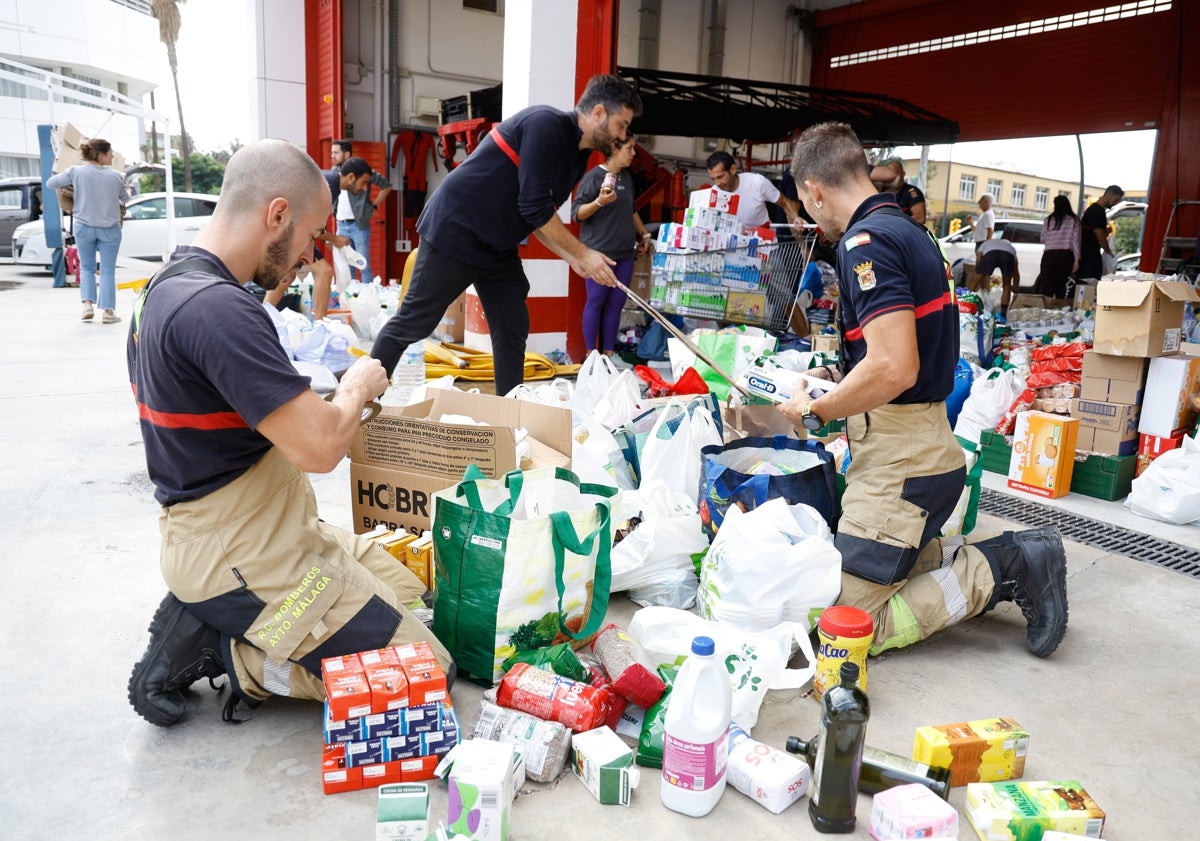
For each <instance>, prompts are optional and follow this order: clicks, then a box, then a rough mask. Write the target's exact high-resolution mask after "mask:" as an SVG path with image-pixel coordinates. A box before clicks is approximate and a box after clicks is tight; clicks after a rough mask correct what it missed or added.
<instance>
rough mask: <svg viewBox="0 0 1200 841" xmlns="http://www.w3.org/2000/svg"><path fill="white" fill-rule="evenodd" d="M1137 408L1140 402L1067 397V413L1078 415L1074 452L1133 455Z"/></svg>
mask: <svg viewBox="0 0 1200 841" xmlns="http://www.w3.org/2000/svg"><path fill="white" fill-rule="evenodd" d="M1140 410H1141V407H1140V406H1137V405H1130V404H1128V403H1106V402H1104V401H1099V400H1084V399H1083V398H1082V397H1076V398H1074V399H1073V400H1072V401H1071V417H1073V418H1079V435H1078V437H1077V439H1076V441H1075V450H1076V452H1086V453H1102V454H1104V455H1114V456H1128V455H1133V454H1134V453H1136V452H1137V443H1138V431H1137V425H1138V413H1139V411H1140ZM1076 469H1078V466H1077V468H1076Z"/></svg>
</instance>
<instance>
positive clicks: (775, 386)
mask: <svg viewBox="0 0 1200 841" xmlns="http://www.w3.org/2000/svg"><path fill="white" fill-rule="evenodd" d="M742 379H743V380H744V381H742V382H739V385H743V386H745V388H746V390H747V391H749V392H750V393H751V394H753V395H755V396H756V397H763V398H765V399H767V400H770V401H771V402H772V403H786V402H787V401H789V400H791V399H792V395H793V394H795V393H796V392H797V391H807V392H808V393H809V395H810V396H814V399H815V395H817V394H820V393H821V392H824V391H829V389H831V388H833V385H834V384H833V383H832V382H831V381H830V380H823V379H820V378H819V377H810V376H809V375H807V374H802V373H800V372H799V371H791V370H789V369H787V368H770V367H767V366H765V365H752V366H750V368H749V369H748V370H747V371H746V373H745V375H744V376H743V378H742Z"/></svg>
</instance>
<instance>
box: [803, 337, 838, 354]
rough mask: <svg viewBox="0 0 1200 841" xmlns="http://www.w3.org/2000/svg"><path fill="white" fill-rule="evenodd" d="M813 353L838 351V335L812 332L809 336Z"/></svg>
mask: <svg viewBox="0 0 1200 841" xmlns="http://www.w3.org/2000/svg"><path fill="white" fill-rule="evenodd" d="M809 342H810V344H811V348H810V349H811V350H812V352H813V353H838V351H839V347H838V337H837V335H836V334H830V333H813V334H812V336H811V337H809Z"/></svg>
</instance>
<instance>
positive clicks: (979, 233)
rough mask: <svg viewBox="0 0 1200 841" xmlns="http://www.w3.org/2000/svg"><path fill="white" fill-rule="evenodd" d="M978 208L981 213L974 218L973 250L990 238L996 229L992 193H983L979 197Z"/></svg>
mask: <svg viewBox="0 0 1200 841" xmlns="http://www.w3.org/2000/svg"><path fill="white" fill-rule="evenodd" d="M979 209H980V210H982V211H983V213H981V214H979V218H978V219H976V220H975V250H976V251H978V250H979V246H980V245H982V244H983V243H985V242H987V241H988V240H989V239H991V238H992V234H993V233H994V232H995V230H996V214H995V213H993V212H992V194H991V193H984V194H983V195H982V196H980V197H979Z"/></svg>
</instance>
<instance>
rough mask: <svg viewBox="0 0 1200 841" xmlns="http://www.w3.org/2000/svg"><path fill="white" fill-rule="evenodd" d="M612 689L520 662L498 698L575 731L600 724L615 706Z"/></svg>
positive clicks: (504, 703)
mask: <svg viewBox="0 0 1200 841" xmlns="http://www.w3.org/2000/svg"><path fill="white" fill-rule="evenodd" d="M614 697H615V696H614V695H613V693H612V692H610V691H609V690H607V689H604V688H603V687H600V688H597V687H594V686H589V685H588V684H586V683H580V682H579V681H576V680H571V679H570V678H569V677H563V676H562V675H556V674H554V672H550V671H547V670H545V669H539V668H538V667H537V666H530V665H529V664H528V663H517V664H516V665H515V666H513V667H512V669H510V670H509V672H508V674H506V675H505V676H504V678H503V679H502V680H501V681H500V687H499V689H498V690H497V691H496V701H497V702H498V703H499V704H500V706H502V707H508V708H509V709H512V710H520V711H521V712H523V713H529V714H530V715H532V716H536V717H537V718H541V719H545V720H546V721H557V722H559V723H560V724H565V725H566V726H567V727H569V728H571V729H572V730H574V731H575V732H576V733H582V732H583V731H585V730H591V729H593V728H595V727H599V726H601V725H602V724H604V723H605V722H606V721H608V719H609V716H610V715H611V713H612V709H613V698H614Z"/></svg>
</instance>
